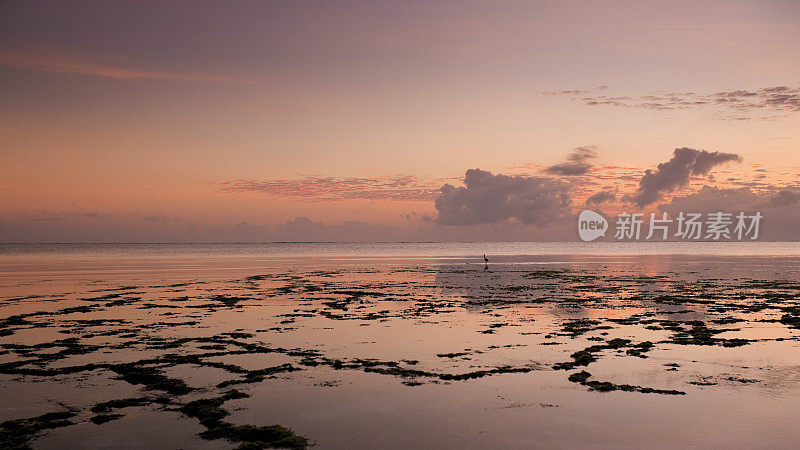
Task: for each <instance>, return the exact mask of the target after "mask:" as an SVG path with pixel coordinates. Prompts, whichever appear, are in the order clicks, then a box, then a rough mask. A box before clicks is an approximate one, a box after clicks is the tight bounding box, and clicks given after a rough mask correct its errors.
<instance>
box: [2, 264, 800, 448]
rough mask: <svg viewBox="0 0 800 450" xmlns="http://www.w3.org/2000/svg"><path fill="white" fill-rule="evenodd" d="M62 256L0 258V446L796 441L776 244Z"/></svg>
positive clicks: (792, 350) (793, 331)
mask: <svg viewBox="0 0 800 450" xmlns="http://www.w3.org/2000/svg"><path fill="white" fill-rule="evenodd" d="M176 261H178V262H176ZM64 267H70V268H72V267H76V265H75V264H73V263H69V264H67V263H65V264H62V265H61V266H58V267H55V266H53V267H50V269H48V270H47V271H43V270H33V269H31V268H28V269H30V270H22V269H21V268H19V267H17V268H14V270H6V271H4V272H3V278H2V281H0V295H2V300H1V301H0V380H1V381H0V395H1V396H2V398H3V401H2V402H0V447H2V448H100V447H114V448H138V447H144V446H149V447H153V448H243V449H244V448H248V449H249V448H270V447H276V448H305V447H308V446H315V447H318V448H353V447H413V446H416V447H426V448H429V447H445V448H454V447H471V448H474V447H505V448H507V447H547V448H551V447H552V448H567V447H575V446H583V447H586V446H589V447H620V446H623V447H630V446H636V447H676V446H677V447H695V446H719V447H752V446H763V445H764V444H765V443H769V445H770V446H777V447H797V446H800V432H799V431H797V429H796V417H797V416H798V413H800V348H799V346H798V338H799V337H800V280H798V274H800V258H796V257H787V256H781V257H774V256H759V257H750V256H702V257H701V256H669V255H645V256H604V257H596V256H569V257H565V256H549V257H538V258H534V257H513V256H506V257H497V258H492V262H491V263H490V264H489V265H488V267H484V265H483V264H482V263H478V262H476V260H475V259H472V258H438V259H437V258H428V259H425V258H419V259H414V258H383V259H381V258H368V259H358V258H349V259H348V258H285V259H282V260H276V259H273V260H271V261H266V262H265V261H264V260H263V259H258V260H254V259H247V260H237V261H228V260H226V259H225V258H213V260H212V259H209V260H202V261H198V260H192V263H191V264H184V263H180V258H178V259H173V260H170V261H169V262H166V260H161V259H149V260H147V261H139V262H137V263H136V264H132V263H131V262H130V261H128V263H126V265H125V266H124V270H122V269H119V270H118V268H117V269H115V267H117V266H115V262H114V261H111V260H105V261H104V262H103V263H98V262H97V261H95V262H94V265H93V266H92V265H91V264H89V263H86V264H84V265H80V266H77V267H80V268H79V269H72V270H68V271H67V270H63V268H64Z"/></svg>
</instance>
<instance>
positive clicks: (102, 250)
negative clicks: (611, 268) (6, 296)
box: [0, 242, 800, 258]
mask: <svg viewBox="0 0 800 450" xmlns="http://www.w3.org/2000/svg"><path fill="white" fill-rule="evenodd" d="M484 253H485V254H487V255H494V256H537V255H719V256H800V242H443V243H440V242H436V243H416V242H414V243H411V242H393V243H338V242H323V243H308V242H286V243H284V242H277V243H247V244H0V256H2V257H17V258H18V257H24V256H34V257H35V256H45V257H52V256H55V255H63V256H86V257H91V256H96V257H155V256H165V257H176V256H177V257H207V256H212V257H218V256H228V255H230V256H270V257H302V256H310V257H326V256H327V257H333V256H352V257H390V258H391V257H415V258H416V257H453V258H474V257H479V256H481V255H483V254H484Z"/></svg>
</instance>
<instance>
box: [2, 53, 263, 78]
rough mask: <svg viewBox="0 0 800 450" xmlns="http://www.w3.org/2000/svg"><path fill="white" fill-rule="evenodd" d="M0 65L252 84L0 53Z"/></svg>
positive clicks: (200, 74) (195, 75) (66, 72)
mask: <svg viewBox="0 0 800 450" xmlns="http://www.w3.org/2000/svg"><path fill="white" fill-rule="evenodd" d="M0 65H4V66H9V67H16V68H18V69H24V70H32V71H39V72H53V73H62V74H73V75H88V76H95V77H104V78H113V79H117V80H171V81H203V82H229V83H249V81H247V80H243V79H240V78H234V77H229V76H224V75H215V74H207V73H193V72H176V71H169V70H156V69H134V68H127V67H120V66H117V65H111V64H99V63H93V62H88V61H84V60H80V59H76V58H68V57H53V56H34V55H24V54H16V53H0Z"/></svg>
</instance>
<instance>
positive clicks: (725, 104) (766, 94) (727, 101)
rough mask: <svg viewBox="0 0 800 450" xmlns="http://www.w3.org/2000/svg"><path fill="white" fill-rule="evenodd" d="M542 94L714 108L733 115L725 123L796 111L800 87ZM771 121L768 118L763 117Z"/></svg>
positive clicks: (626, 104) (591, 102) (591, 101)
mask: <svg viewBox="0 0 800 450" xmlns="http://www.w3.org/2000/svg"><path fill="white" fill-rule="evenodd" d="M540 94H541V95H566V96H571V99H572V100H575V101H581V102H583V103H584V104H585V105H588V106H598V105H606V106H615V107H621V108H635V109H650V110H656V111H664V110H681V109H690V108H709V107H710V108H717V109H722V110H725V111H728V112H729V113H734V114H731V115H726V116H724V117H721V118H723V119H728V120H749V119H751V118H752V117H749V116H747V115H742V114H747V113H754V112H771V113H775V112H789V113H793V112H798V111H800V88H798V87H795V88H793V87H788V86H774V87H766V88H761V89H756V90H742V89H737V90H728V91H718V92H713V93H706V94H697V93H694V92H671V93H664V92H655V93H650V94H646V95H638V96H612V95H596V94H595V91H594V90H562V91H545V92H541V93H540ZM759 118H761V119H770V118H772V117H771V116H762V117H759Z"/></svg>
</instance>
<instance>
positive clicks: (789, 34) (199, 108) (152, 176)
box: [0, 1, 800, 242]
mask: <svg viewBox="0 0 800 450" xmlns="http://www.w3.org/2000/svg"><path fill="white" fill-rule="evenodd" d="M683 148H686V149H689V150H686V151H683V152H681V151H676V149H683ZM715 152H718V153H715ZM707 155H710V156H707ZM681 158H684V159H681ZM687 158H688V159H687ZM670 161H671V162H670ZM661 163H664V164H666V165H664V166H662V167H661V168H658V165H659V164H661ZM469 169H480V171H473V172H469V173H467V171H468V170H469ZM647 169H651V170H652V172H651V179H650V180H649V181H645V180H644V179H643V177H645V170H647ZM484 172H491V174H487V173H484ZM470 174H472V175H473V176H474V178H472V180H475V181H474V183H480V184H473V185H472V186H470V185H469V184H468V185H466V186H465V177H467V181H469V180H470V178H469V177H470ZM501 174H502V175H508V176H509V177H502V176H499V175H501ZM514 176H518V177H514ZM799 176H800V2H796V1H758V2H757V1H752V2H751V1H747V2H737V1H719V2H677V3H672V4H667V3H665V2H641V1H631V2H544V1H543V2H522V1H519V2H505V1H500V2H471V1H437V2H388V1H387V2H322V1H319V2H310V1H308V2H306V1H285V2H284V1H275V2H255V1H254V2H126V3H121V2H120V3H118V2H113V1H112V2H108V1H99V2H3V3H2V4H0V242H139V241H142V242H193V241H273V240H304V241H306V240H308V241H311V240H518V239H537V240H542V239H556V240H561V239H572V238H574V235H575V230H574V221H573V220H572V218H573V217H574V214H575V213H576V212H578V211H580V210H581V209H584V207H585V205H586V204H587V203H586V201H587V198H589V197H590V196H592V195H596V194H600V193H604V194H601V195H600V196H599V197H595V199H596V200H597V202H596V203H591V202H590V203H591V206H592V207H594V208H596V209H599V210H603V211H605V212H607V213H616V212H619V211H638V212H650V211H657V210H659V211H660V210H664V211H672V210H674V209H675V208H677V207H678V206H680V207H686V208H695V209H697V210H698V211H701V210H707V209H709V208H712V209H713V208H730V209H736V210H737V211H738V210H739V209H747V210H754V209H763V210H765V211H766V213H769V214H771V216H767V217H772V218H773V219H772V220H773V222H772V223H773V226H772V231H771V232H772V234H771V235H768V237H769V238H771V239H792V240H796V239H800V231H798V228H800V227H798V226H795V225H794V224H797V223H800V222H798V221H797V220H800V190H799V189H800V184H799V183H798V177H799ZM480 177H483V178H480ZM682 177H683V178H682ZM684 178H685V179H684ZM651 181H652V182H651ZM445 185H450V186H447V187H445V188H442V187H443V186H445ZM704 186H707V187H705V188H704ZM498 198H500V199H501V200H500V202H501V203H502V202H506V200H507V204H504V205H503V208H502V210H501V209H492V208H493V206H497V201H496V200H497V199H498ZM515 199H516V200H520V201H519V202H517V201H516V200H515ZM600 200H603V201H602V202H600ZM726 202H727V203H726ZM670 208H672V209H670ZM564 224H570V226H569V227H566V226H565V225H564ZM765 226H766V224H765Z"/></svg>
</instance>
